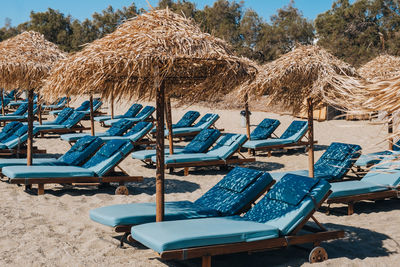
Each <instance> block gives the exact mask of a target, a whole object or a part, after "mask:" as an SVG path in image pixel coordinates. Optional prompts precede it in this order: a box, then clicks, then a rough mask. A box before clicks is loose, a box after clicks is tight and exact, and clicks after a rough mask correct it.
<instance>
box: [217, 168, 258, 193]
mask: <svg viewBox="0 0 400 267" xmlns="http://www.w3.org/2000/svg"><path fill="white" fill-rule="evenodd" d="M261 174H262V172H260V171H257V170H253V169H248V168H242V167H236V168H234V169H233V170H231V171H230V172H229V173H228V174H227V175H225V177H224V178H223V179H222V180H221V181H220V182H219V183H218V184H217V186H218V187H220V188H223V189H228V190H231V191H233V192H235V193H241V192H243V190H245V189H246V187H248V186H249V185H250V184H251V183H253V182H254V180H255V179H257V178H258V177H259V176H261Z"/></svg>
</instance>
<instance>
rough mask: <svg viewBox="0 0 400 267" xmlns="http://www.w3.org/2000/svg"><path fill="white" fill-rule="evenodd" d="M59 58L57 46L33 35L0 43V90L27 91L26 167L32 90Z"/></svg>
mask: <svg viewBox="0 0 400 267" xmlns="http://www.w3.org/2000/svg"><path fill="white" fill-rule="evenodd" d="M62 58H65V53H64V52H62V51H61V50H60V49H59V48H58V47H57V45H55V44H53V43H51V42H49V41H47V40H46V39H45V38H44V36H43V35H42V34H40V33H37V32H34V31H28V32H23V33H21V34H19V35H17V36H15V37H12V38H9V39H7V40H5V41H3V42H1V43H0V87H1V88H4V89H6V90H11V89H14V88H24V89H27V90H28V142H27V144H28V151H27V164H28V165H31V164H32V139H33V136H32V129H33V90H34V89H39V88H40V87H41V86H42V82H43V79H44V78H45V77H46V76H47V75H48V74H49V71H50V69H51V68H52V66H53V65H54V63H55V62H56V61H57V60H59V59H62Z"/></svg>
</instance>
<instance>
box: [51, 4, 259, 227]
mask: <svg viewBox="0 0 400 267" xmlns="http://www.w3.org/2000/svg"><path fill="white" fill-rule="evenodd" d="M255 72H256V70H255V69H254V68H252V67H251V66H250V64H249V63H248V61H246V60H243V59H241V58H238V57H235V56H234V55H233V53H232V52H231V50H230V48H229V46H228V45H227V44H226V42H224V41H223V40H221V39H218V38H215V37H213V36H211V35H209V34H206V33H203V32H202V31H201V30H200V28H199V27H198V26H197V25H195V24H194V22H193V21H192V20H190V19H186V18H184V17H182V16H180V15H177V14H175V13H173V12H171V11H169V10H168V9H165V10H153V11H151V12H148V13H145V14H142V15H140V16H137V17H135V18H133V19H130V20H128V21H126V22H125V23H123V24H122V25H120V26H119V27H118V28H117V29H116V31H115V32H113V33H111V34H109V35H107V36H105V37H103V38H101V39H99V40H96V41H94V42H93V43H91V44H89V45H87V46H86V47H85V48H84V49H83V50H82V51H80V52H78V53H76V54H74V55H72V56H70V57H69V58H67V59H65V60H61V61H60V62H59V63H58V64H57V66H56V67H55V68H54V69H53V71H52V74H51V75H50V76H49V78H48V81H47V83H46V85H45V86H44V89H43V90H44V92H46V96H47V97H49V98H56V97H57V96H59V95H64V94H66V95H67V96H68V95H72V94H78V95H80V94H82V93H88V92H89V93H99V94H101V95H102V97H103V98H110V97H111V95H112V96H113V97H114V98H115V99H116V100H119V99H121V98H127V99H138V100H140V99H154V98H156V114H157V147H156V150H157V164H156V167H157V171H156V191H157V193H156V203H157V208H156V214H157V218H156V219H157V221H161V220H162V219H163V212H164V206H163V205H164V193H163V192H164V168H165V166H164V104H165V95H167V96H168V97H169V96H173V97H176V98H178V99H184V100H185V101H186V102H187V103H190V102H195V101H199V100H204V99H211V100H212V99H215V98H218V97H220V96H221V95H223V94H226V93H227V92H229V91H230V90H231V89H233V88H235V87H236V86H237V85H238V84H240V83H241V82H243V81H245V80H247V79H249V78H251V77H253V76H254V75H255Z"/></svg>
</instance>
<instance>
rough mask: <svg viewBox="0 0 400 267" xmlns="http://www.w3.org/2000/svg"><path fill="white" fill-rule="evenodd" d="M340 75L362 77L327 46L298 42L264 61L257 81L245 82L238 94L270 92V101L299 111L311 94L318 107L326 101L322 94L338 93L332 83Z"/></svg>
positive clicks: (295, 111) (263, 93)
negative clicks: (289, 48)
mask: <svg viewBox="0 0 400 267" xmlns="http://www.w3.org/2000/svg"><path fill="white" fill-rule="evenodd" d="M337 75H343V76H350V77H359V75H358V74H357V72H356V70H355V69H354V68H353V67H351V66H350V65H349V64H347V63H345V62H343V61H341V60H339V59H337V58H336V57H334V56H333V55H331V54H329V53H328V52H327V51H325V50H324V49H322V48H320V47H318V46H312V45H309V46H299V47H297V48H296V49H294V50H293V51H291V52H289V53H287V54H285V55H282V56H281V57H280V58H278V59H277V60H275V61H273V62H270V63H267V64H265V65H263V66H262V68H261V69H260V70H259V72H258V75H257V77H256V78H255V79H254V81H253V82H248V83H247V84H245V85H244V86H242V87H241V88H240V89H239V90H238V95H244V94H245V93H246V92H247V93H248V94H249V95H252V94H255V95H258V96H261V95H265V94H268V95H269V98H268V99H269V102H272V103H280V104H281V105H282V106H283V108H285V109H288V110H292V111H293V112H294V113H297V112H300V111H302V110H303V108H304V104H305V101H306V99H307V98H309V97H312V98H313V99H314V106H315V107H316V108H318V105H320V104H322V103H323V97H322V96H323V95H325V94H327V95H335V94H336V92H335V89H336V88H335V87H333V86H332V83H333V80H334V78H335V76H337ZM335 82H338V81H335Z"/></svg>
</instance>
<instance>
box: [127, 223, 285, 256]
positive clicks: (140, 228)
mask: <svg viewBox="0 0 400 267" xmlns="http://www.w3.org/2000/svg"><path fill="white" fill-rule="evenodd" d="M131 234H132V237H133V238H134V239H135V240H137V241H139V242H140V243H142V244H143V245H145V246H147V247H149V248H151V249H153V250H154V251H157V252H159V253H161V252H163V251H167V250H173V249H183V248H191V247H199V246H209V245H218V244H230V243H237V242H251V241H255V240H264V239H271V238H275V237H278V229H277V228H276V227H273V226H269V225H266V224H263V223H257V222H251V221H246V220H243V219H242V218H240V217H238V216H237V217H236V216H235V217H223V218H205V219H196V220H180V221H168V222H158V223H147V224H142V225H137V226H134V227H132V228H131Z"/></svg>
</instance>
